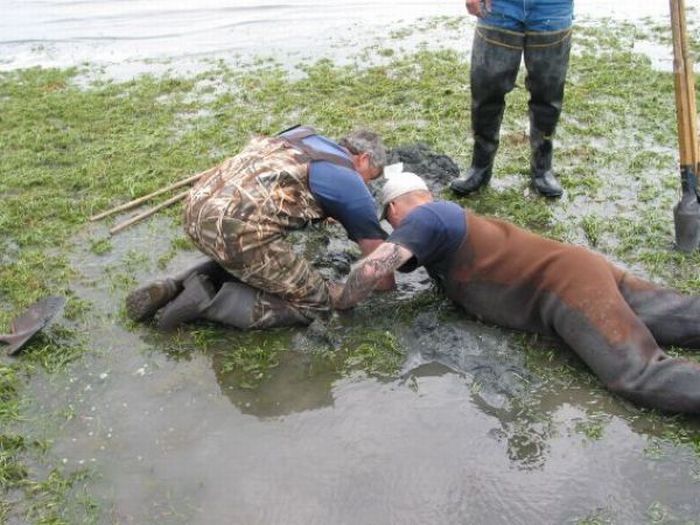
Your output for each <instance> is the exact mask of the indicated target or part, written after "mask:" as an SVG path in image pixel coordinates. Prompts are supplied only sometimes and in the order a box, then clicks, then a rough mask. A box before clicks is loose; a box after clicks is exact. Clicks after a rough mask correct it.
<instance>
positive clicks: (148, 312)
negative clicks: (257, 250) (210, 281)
mask: <svg viewBox="0 0 700 525" xmlns="http://www.w3.org/2000/svg"><path fill="white" fill-rule="evenodd" d="M222 272H225V270H224V269H223V268H221V266H219V264H218V263H216V262H215V261H213V260H211V259H209V258H207V259H204V260H202V261H200V262H198V263H197V264H195V265H193V266H191V267H190V268H188V269H187V270H185V271H183V272H181V273H179V274H178V275H176V276H174V277H166V278H164V279H157V280H155V281H151V282H150V283H147V284H145V285H143V286H140V287H139V288H137V289H136V290H134V291H133V292H131V293H130V294H129V295H127V297H126V315H127V316H128V317H129V319H131V320H132V321H145V320H146V319H149V318H151V317H153V315H154V314H155V313H156V312H157V311H158V310H159V309H160V308H162V307H163V306H165V305H166V304H167V303H169V302H170V301H172V300H173V299H174V298H175V296H177V294H179V293H180V292H181V291H182V285H183V282H184V280H185V279H186V278H187V277H189V276H190V275H193V274H195V273H201V274H204V275H209V276H214V275H217V274H219V273H222Z"/></svg>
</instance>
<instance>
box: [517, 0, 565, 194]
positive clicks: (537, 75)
mask: <svg viewBox="0 0 700 525" xmlns="http://www.w3.org/2000/svg"><path fill="white" fill-rule="evenodd" d="M572 20H573V2H572V0H537V1H534V2H533V3H532V5H531V9H530V10H529V11H528V12H527V19H526V34H525V51H524V60H525V68H526V69H527V78H526V81H525V84H526V86H527V89H528V91H529V92H530V100H529V102H528V105H529V114H530V147H531V163H530V165H531V176H532V184H533V186H534V188H535V189H536V190H537V191H538V192H539V193H541V194H542V195H544V196H546V197H559V196H561V194H562V193H563V191H562V188H561V185H560V184H559V182H558V181H557V179H556V177H555V175H554V172H553V170H552V149H553V148H552V140H553V138H554V132H555V130H556V127H557V123H558V121H559V116H560V115H561V109H562V102H563V99H564V86H565V83H566V73H567V70H568V66H569V52H570V50H571V23H572Z"/></svg>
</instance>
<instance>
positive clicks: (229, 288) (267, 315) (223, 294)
mask: <svg viewBox="0 0 700 525" xmlns="http://www.w3.org/2000/svg"><path fill="white" fill-rule="evenodd" d="M202 318H203V319H206V320H208V321H216V322H218V323H222V324H225V325H228V326H233V327H235V328H238V329H240V330H248V329H251V328H255V329H264V328H277V327H281V326H295V325H307V324H309V323H310V322H311V319H309V318H307V317H305V316H304V315H303V314H302V313H301V312H300V311H299V310H297V309H296V308H294V307H293V306H292V305H291V304H289V303H287V302H286V301H283V300H282V299H280V298H278V297H276V296H274V295H271V294H269V293H266V292H263V291H262V290H256V289H255V288H253V287H252V286H249V285H247V284H244V283H241V282H237V281H229V282H225V283H224V284H223V285H222V286H221V288H220V289H219V291H218V292H217V293H216V295H215V296H214V298H213V299H212V300H211V302H210V303H209V304H208V305H207V306H206V308H204V310H203V311H202Z"/></svg>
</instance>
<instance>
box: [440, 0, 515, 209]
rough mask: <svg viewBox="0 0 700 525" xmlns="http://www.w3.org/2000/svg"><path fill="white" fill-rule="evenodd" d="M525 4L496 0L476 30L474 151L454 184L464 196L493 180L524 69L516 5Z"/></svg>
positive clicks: (473, 50) (473, 113) (471, 79)
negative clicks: (511, 98)
mask: <svg viewBox="0 0 700 525" xmlns="http://www.w3.org/2000/svg"><path fill="white" fill-rule="evenodd" d="M521 3H522V2H515V1H513V0H498V1H497V0H494V3H493V5H492V11H491V12H490V14H489V15H488V16H487V17H485V18H484V19H482V20H480V21H479V24H478V26H477V27H476V30H475V32H474V41H473V47H472V57H471V70H470V82H471V95H472V104H471V123H472V133H473V137H474V151H473V155H472V163H471V167H470V169H469V171H468V172H467V174H466V175H465V176H464V177H462V178H459V179H457V180H455V181H453V182H452V183H451V184H450V188H452V190H453V191H454V192H455V193H457V194H460V195H466V194H469V193H471V192H473V191H476V190H477V189H479V188H480V187H481V186H483V185H486V184H488V182H489V180H491V173H492V169H493V160H494V157H495V155H496V151H497V149H498V144H499V133H500V129H501V121H502V120H503V112H504V110H505V107H506V102H505V96H506V94H507V93H509V92H510V91H511V90H512V89H513V87H514V86H515V79H516V77H517V75H518V69H519V68H520V59H521V56H522V48H523V42H524V34H523V32H522V30H520V31H518V28H519V27H520V26H521V23H520V21H519V17H520V16H521V12H522V10H518V9H516V8H515V6H516V5H517V4H521Z"/></svg>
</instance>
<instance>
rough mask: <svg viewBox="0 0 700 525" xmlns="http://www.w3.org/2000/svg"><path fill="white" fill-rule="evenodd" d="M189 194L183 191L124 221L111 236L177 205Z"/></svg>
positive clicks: (114, 229)
mask: <svg viewBox="0 0 700 525" xmlns="http://www.w3.org/2000/svg"><path fill="white" fill-rule="evenodd" d="M188 193H189V190H188V191H183V192H182V193H179V194H177V195H175V196H174V197H170V198H169V199H168V200H167V201H163V202H161V203H160V204H158V205H157V206H154V207H153V208H150V209H148V210H146V211H144V212H142V213H139V214H138V215H135V216H134V217H132V218H131V219H129V220H127V221H124V222H122V223H120V224H117V225H116V226H115V227H114V228H112V229H111V230H109V234H110V235H114V234H115V233H119V232H120V231H122V230H123V229H124V228H127V227H128V226H131V225H132V224H134V223H136V222H139V221H141V220H143V219H145V218H146V217H150V216H151V215H153V214H154V213H156V212H158V211H160V210H162V209H163V208H167V207H168V206H170V205H171V204H175V203H176V202H177V201H179V200H182V199H184V198H185V197H186V196H187V194H188Z"/></svg>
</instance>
